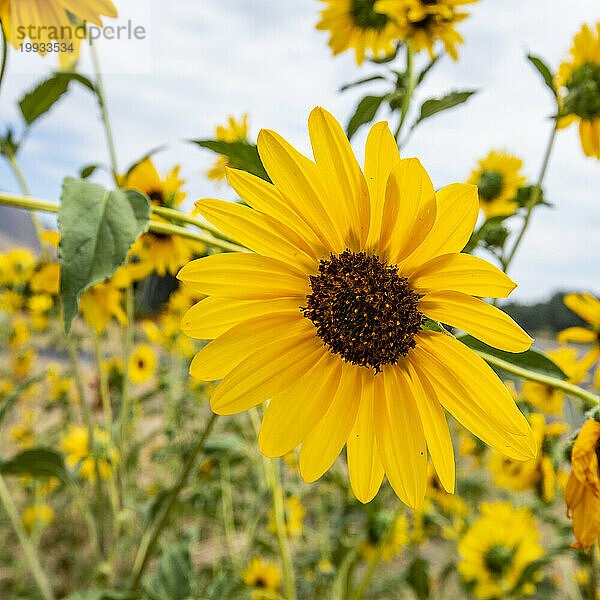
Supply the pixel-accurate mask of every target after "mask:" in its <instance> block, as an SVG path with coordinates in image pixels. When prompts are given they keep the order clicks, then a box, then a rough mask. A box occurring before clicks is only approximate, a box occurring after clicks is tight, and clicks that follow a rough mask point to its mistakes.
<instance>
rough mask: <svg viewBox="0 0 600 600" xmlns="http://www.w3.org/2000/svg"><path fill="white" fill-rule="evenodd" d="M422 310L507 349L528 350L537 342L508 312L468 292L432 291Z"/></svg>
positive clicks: (431, 316)
mask: <svg viewBox="0 0 600 600" xmlns="http://www.w3.org/2000/svg"><path fill="white" fill-rule="evenodd" d="M419 310H420V311H421V312H422V313H423V314H424V315H425V316H426V317H429V318H430V319H434V320H435V321H440V322H441V323H446V324H448V325H452V326H453V327H456V328H458V329H460V330H462V331H465V332H466V333H469V334H471V335H472V336H475V337H476V338H477V339H479V340H481V341H482V342H484V343H486V344H488V345H489V346H493V347H494V348H499V349H500V350H505V351H506V352H525V350H529V348H530V347H531V344H533V339H532V338H530V337H529V336H528V335H527V334H526V333H525V332H524V331H523V330H522V329H521V328H520V327H519V326H518V325H517V324H516V323H515V322H514V321H513V320H512V319H511V318H510V317H509V316H508V315H507V314H506V313H504V312H502V311H501V310H500V309H498V308H496V307H495V306H492V305H491V304H488V303H487V302H484V301H483V300H479V299H478V298H473V296H468V295H467V294H461V293H460V292H431V293H430V294H427V295H426V296H424V297H423V298H421V299H420V300H419Z"/></svg>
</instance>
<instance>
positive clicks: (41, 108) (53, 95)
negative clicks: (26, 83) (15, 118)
mask: <svg viewBox="0 0 600 600" xmlns="http://www.w3.org/2000/svg"><path fill="white" fill-rule="evenodd" d="M72 81H77V82H79V83H81V84H82V85H84V86H85V87H87V88H89V89H90V90H92V91H93V90H94V84H93V83H92V82H91V81H90V80H89V79H88V78H87V77H84V76H83V75H79V73H55V74H54V75H52V77H49V78H48V79H46V80H45V81H42V82H41V83H40V84H38V85H37V86H36V87H35V88H34V89H33V90H31V92H29V93H27V94H25V96H23V98H21V100H20V101H19V107H20V108H21V114H22V115H23V118H24V119H25V122H26V123H27V125H31V124H32V123H33V122H34V121H35V120H36V119H38V118H39V117H41V116H42V115H43V114H45V113H47V112H48V111H49V110H50V109H51V108H52V106H53V105H54V104H55V103H56V102H57V101H58V100H60V98H61V97H62V96H63V94H65V93H66V91H67V90H68V89H69V84H70V83H71V82H72Z"/></svg>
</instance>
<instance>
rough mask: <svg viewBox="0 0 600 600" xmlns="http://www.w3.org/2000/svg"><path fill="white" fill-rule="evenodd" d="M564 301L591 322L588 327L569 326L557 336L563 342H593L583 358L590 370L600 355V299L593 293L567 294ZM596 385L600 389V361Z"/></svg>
mask: <svg viewBox="0 0 600 600" xmlns="http://www.w3.org/2000/svg"><path fill="white" fill-rule="evenodd" d="M563 302H564V303H565V305H566V306H567V307H568V308H570V309H571V310H572V311H573V312H574V313H575V314H576V315H578V316H580V317H581V318H582V319H583V320H584V321H586V322H587V323H589V328H587V327H568V328H567V329H563V330H562V331H561V332H560V333H559V334H558V336H557V339H558V341H559V342H560V343H561V344H564V343H566V342H576V343H580V344H592V348H591V349H590V351H589V352H588V353H587V355H586V356H584V358H582V359H581V364H582V365H583V367H584V369H585V371H587V370H589V369H590V368H591V367H592V366H593V365H594V363H595V362H596V361H597V360H598V357H600V300H598V299H597V298H594V296H592V295H591V294H567V295H566V296H565V297H564V299H563ZM594 386H595V387H597V388H599V389H600V362H598V366H597V367H596V372H595V374H594Z"/></svg>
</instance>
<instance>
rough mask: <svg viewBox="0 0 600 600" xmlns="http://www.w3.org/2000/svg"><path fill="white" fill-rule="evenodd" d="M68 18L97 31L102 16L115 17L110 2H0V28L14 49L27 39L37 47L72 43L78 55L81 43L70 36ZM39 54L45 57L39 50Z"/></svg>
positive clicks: (91, 0)
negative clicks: (39, 45)
mask: <svg viewBox="0 0 600 600" xmlns="http://www.w3.org/2000/svg"><path fill="white" fill-rule="evenodd" d="M71 15H72V16H74V17H77V18H78V19H81V20H82V21H89V22H90V23H93V24H94V25H97V26H98V27H102V20H101V19H100V16H101V15H103V16H106V17H111V18H116V17H117V16H118V15H117V9H116V8H115V7H114V5H113V3H112V2H111V1H110V0H0V19H1V20H2V27H3V29H4V33H5V35H6V39H7V40H8V41H9V43H10V44H12V46H13V47H14V48H19V47H20V45H21V44H22V43H23V42H24V41H25V38H26V37H29V39H30V40H31V41H32V42H37V43H49V42H66V43H69V44H71V43H73V46H74V47H76V50H77V51H78V50H79V44H80V40H78V39H77V38H75V37H74V35H73V24H72V22H71ZM38 52H39V54H41V55H45V54H46V52H45V51H44V50H41V49H40V50H38ZM60 54H61V55H62V54H65V52H61V53H60ZM69 54H71V53H69Z"/></svg>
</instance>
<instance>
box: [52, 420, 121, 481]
mask: <svg viewBox="0 0 600 600" xmlns="http://www.w3.org/2000/svg"><path fill="white" fill-rule="evenodd" d="M94 444H95V449H94V453H92V451H91V450H90V444H89V435H88V430H87V428H85V427H82V426H79V425H70V426H69V428H68V430H67V431H66V432H65V433H64V434H63V436H62V439H61V442H60V449H61V450H62V451H63V452H64V453H65V454H66V457H65V464H66V465H67V466H68V467H70V468H75V467H78V469H79V477H81V478H82V479H88V480H89V481H91V482H94V481H95V480H96V462H97V463H98V472H99V473H100V477H101V478H102V479H109V478H110V474H111V469H112V465H113V464H114V463H115V462H116V460H117V457H118V454H117V450H116V448H115V447H114V446H113V445H112V443H111V442H110V436H109V435H108V433H107V432H106V431H104V430H103V429H100V428H98V427H96V428H95V429H94Z"/></svg>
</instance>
